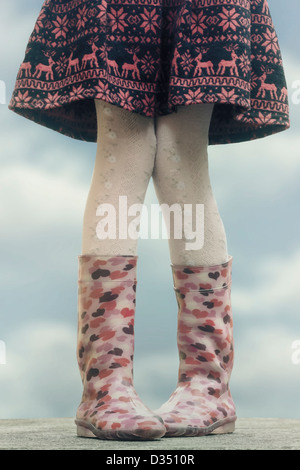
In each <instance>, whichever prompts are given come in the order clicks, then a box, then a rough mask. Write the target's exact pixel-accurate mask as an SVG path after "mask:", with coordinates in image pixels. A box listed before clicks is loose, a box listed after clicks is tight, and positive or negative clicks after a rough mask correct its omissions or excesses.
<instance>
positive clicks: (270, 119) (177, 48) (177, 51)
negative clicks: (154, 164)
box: [9, 0, 290, 144]
mask: <svg viewBox="0 0 300 470" xmlns="http://www.w3.org/2000/svg"><path fill="white" fill-rule="evenodd" d="M94 99H101V100H104V101H107V102H109V103H112V104H115V105H117V106H119V107H123V108H125V109H127V110H129V111H132V112H137V113H140V114H143V115H144V116H149V117H156V116H159V115H164V114H169V113H172V112H176V111H177V108H178V106H188V105H192V104H194V103H215V106H214V111H213V116H212V120H211V126H210V131H209V144H221V143H231V142H241V141H246V140H252V139H257V138H261V137H265V136H267V135H271V134H275V133H276V132H280V131H282V130H285V129H288V128H289V127H290V121H289V104H288V93H287V86H286V80H285V74H284V68H283V63H282V57H281V51H280V46H279V43H278V38H277V34H276V31H275V29H274V25H273V22H272V18H271V15H270V10H269V6H268V3H267V0H107V1H106V0H70V1H62V0H46V1H45V2H44V4H43V6H42V8H41V11H40V14H39V16H38V18H37V21H36V24H35V27H34V30H33V32H32V34H31V36H30V38H29V42H28V45H27V48H26V51H25V57H24V60H23V62H22V63H21V65H20V68H19V72H18V75H17V79H16V84H15V88H14V91H13V94H12V97H11V100H10V103H9V109H11V110H13V111H15V112H16V113H18V114H20V115H22V116H24V117H26V118H28V119H31V120H33V121H35V122H37V123H39V124H41V125H44V126H47V127H49V128H51V129H54V130H56V131H58V132H61V133H62V134H65V135H67V136H70V137H72V138H76V139H81V140H85V141H89V142H95V141H96V140H97V119H96V112H95V103H94Z"/></svg>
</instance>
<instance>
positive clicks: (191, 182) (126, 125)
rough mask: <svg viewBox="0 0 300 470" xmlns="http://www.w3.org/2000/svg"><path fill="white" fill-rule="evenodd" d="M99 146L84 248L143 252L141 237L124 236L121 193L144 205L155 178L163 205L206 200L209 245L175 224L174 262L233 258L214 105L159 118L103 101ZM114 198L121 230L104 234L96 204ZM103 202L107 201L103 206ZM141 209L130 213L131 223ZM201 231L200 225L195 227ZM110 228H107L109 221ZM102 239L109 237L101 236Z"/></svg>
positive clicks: (118, 252)
mask: <svg viewBox="0 0 300 470" xmlns="http://www.w3.org/2000/svg"><path fill="white" fill-rule="evenodd" d="M95 104H96V111H97V120H98V144H97V153H96V160H95V167H94V172H93V177H92V182H91V186H90V190H89V194H88V199H87V203H86V208H85V213H84V220H83V234H82V253H83V254H96V255H99V256H101V255H126V254H128V255H136V254H137V245H138V239H137V238H136V239H134V238H132V237H130V236H127V237H126V238H124V239H122V238H120V237H119V236H118V234H119V224H118V220H119V202H120V199H119V196H127V200H126V202H127V207H128V208H129V207H130V206H131V205H133V204H143V202H144V199H145V195H146V191H147V187H148V184H149V180H150V178H151V176H152V178H153V184H154V188H155V191H156V195H157V198H158V202H159V204H163V203H164V204H167V205H169V206H171V205H173V204H176V203H177V204H179V205H180V206H181V208H182V209H183V207H184V206H183V205H184V204H192V207H193V214H194V215H195V212H194V208H196V204H203V205H204V244H203V246H202V247H201V248H199V249H196V250H195V249H186V246H187V245H186V243H187V242H189V241H190V240H187V239H186V237H185V233H182V237H181V238H177V239H176V238H175V237H174V233H173V230H172V224H171V226H170V228H171V232H170V238H169V249H170V259H171V262H172V264H177V265H178V264H181V265H182V264H185V265H190V266H191V265H193V266H201V265H213V264H219V263H223V262H225V261H227V260H228V254H227V241H226V234H225V231H224V226H223V223H222V220H221V218H220V215H219V212H218V208H217V204H216V201H215V198H214V195H213V191H212V188H211V184H210V178H209V171H208V157H207V145H208V129H209V123H210V118H211V113H212V109H213V105H209V104H205V105H200V104H193V105H190V106H185V107H184V106H180V107H178V111H177V113H172V114H168V115H165V116H158V117H156V118H155V119H153V118H150V117H146V116H142V115H140V114H138V113H133V112H130V111H127V110H125V109H123V108H120V107H118V106H116V105H112V104H110V103H106V102H104V101H102V100H96V101H95ZM105 203H108V204H111V205H112V206H113V207H114V208H115V210H116V219H115V220H116V236H115V237H114V238H106V239H104V238H103V235H102V233H103V231H102V232H101V230H100V228H99V227H100V225H99V221H100V220H101V219H102V220H103V216H104V212H102V213H100V212H99V209H98V214H96V212H97V208H99V205H100V204H105ZM101 207H102V208H103V207H104V206H101ZM133 219H135V220H136V219H137V215H136V214H135V215H132V216H128V217H127V223H128V225H129V224H130V222H131V221H132V220H133ZM193 228H194V229H195V225H193ZM106 229H107V227H106ZM101 237H102V238H101Z"/></svg>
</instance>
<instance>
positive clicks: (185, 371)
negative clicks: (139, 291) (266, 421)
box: [156, 257, 236, 437]
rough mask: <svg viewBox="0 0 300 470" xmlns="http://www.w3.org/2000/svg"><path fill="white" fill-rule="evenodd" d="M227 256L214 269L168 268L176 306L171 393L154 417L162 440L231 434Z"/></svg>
mask: <svg viewBox="0 0 300 470" xmlns="http://www.w3.org/2000/svg"><path fill="white" fill-rule="evenodd" d="M231 266H232V257H230V259H229V260H228V261H227V262H226V263H224V264H222V265H219V266H201V267H198V266H197V267H195V266H174V265H171V267H172V274H173V280H174V289H175V292H176V299H177V303H178V336H177V342H178V350H179V376H178V384H177V388H176V390H175V391H174V392H173V394H172V395H171V397H170V398H169V400H168V401H167V402H166V403H165V404H163V405H162V406H161V407H160V408H159V409H158V410H156V413H157V414H158V415H160V416H161V417H162V418H163V421H164V423H165V426H166V429H167V432H166V434H165V436H166V437H175V436H176V437H177V436H202V435H205V434H223V433H231V432H233V431H234V428H235V420H236V415H235V406H234V403H233V400H232V398H231V394H230V391H229V386H228V384H229V378H230V375H231V371H232V366H233V334H232V315H231V300H230V293H231Z"/></svg>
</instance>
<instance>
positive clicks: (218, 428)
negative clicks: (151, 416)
mask: <svg viewBox="0 0 300 470" xmlns="http://www.w3.org/2000/svg"><path fill="white" fill-rule="evenodd" d="M236 419H237V418H236V416H234V417H231V418H225V419H222V420H220V421H217V422H216V423H213V424H212V425H210V426H207V427H206V428H185V429H178V430H177V431H173V432H172V431H167V432H166V434H165V436H164V437H200V436H207V435H208V434H231V433H233V432H234V431H235V421H236Z"/></svg>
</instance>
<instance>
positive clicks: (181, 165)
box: [153, 104, 228, 265]
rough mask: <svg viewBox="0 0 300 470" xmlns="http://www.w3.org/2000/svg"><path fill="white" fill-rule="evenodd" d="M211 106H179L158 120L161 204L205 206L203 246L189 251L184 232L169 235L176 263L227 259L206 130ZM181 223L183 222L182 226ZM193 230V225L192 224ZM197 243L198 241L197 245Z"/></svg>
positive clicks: (157, 165) (157, 171)
mask: <svg viewBox="0 0 300 470" xmlns="http://www.w3.org/2000/svg"><path fill="white" fill-rule="evenodd" d="M212 110H213V105H211V104H205V105H202V104H192V105H190V106H183V107H180V106H179V107H178V112H177V113H172V114H169V115H165V116H158V117H157V118H156V137H157V153H156V159H155V166H154V172H153V184H154V187H155V191H156V194H157V197H158V200H159V203H160V204H163V203H166V204H168V205H169V206H171V205H172V204H176V203H179V204H180V205H181V208H182V213H184V212H183V211H184V207H183V205H184V204H192V208H193V212H192V214H193V216H192V220H195V213H196V212H195V211H196V204H204V227H201V230H203V228H204V245H203V247H202V248H199V249H197V250H194V249H193V250H187V249H186V243H187V242H189V240H187V239H185V237H184V233H183V234H182V237H181V238H180V239H175V238H174V236H173V232H172V228H173V227H172V224H170V226H171V236H170V238H169V247H170V257H171V261H172V263H173V264H190V265H212V264H218V263H223V262H225V261H227V259H228V255H227V242H226V234H225V231H224V227H223V223H222V220H221V217H220V215H219V212H218V208H217V203H216V200H215V198H214V195H213V191H212V187H211V183H210V177H209V170H208V155H207V145H208V129H209V124H210V119H211V114H212ZM182 225H183V224H182ZM193 229H194V230H195V227H194V228H193ZM194 246H195V245H194Z"/></svg>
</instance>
